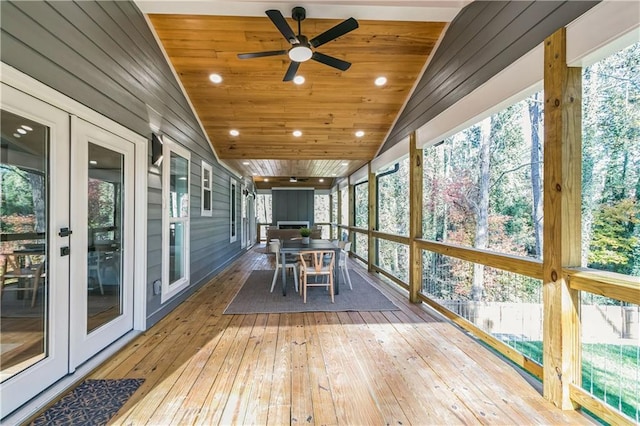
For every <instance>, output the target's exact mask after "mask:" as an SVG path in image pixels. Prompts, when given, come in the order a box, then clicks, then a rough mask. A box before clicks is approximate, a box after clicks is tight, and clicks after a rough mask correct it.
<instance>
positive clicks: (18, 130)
mask: <svg viewBox="0 0 640 426" xmlns="http://www.w3.org/2000/svg"><path fill="white" fill-rule="evenodd" d="M16 132H18V133H20V134H21V135H26V134H27V131H26V130H25V129H17V130H16Z"/></svg>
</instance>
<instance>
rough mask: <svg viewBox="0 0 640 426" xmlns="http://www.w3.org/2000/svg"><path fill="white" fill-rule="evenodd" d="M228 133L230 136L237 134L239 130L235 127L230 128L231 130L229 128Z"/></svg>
mask: <svg viewBox="0 0 640 426" xmlns="http://www.w3.org/2000/svg"><path fill="white" fill-rule="evenodd" d="M229 134H230V135H231V136H238V135H239V134H240V132H239V131H237V130H236V129H231V130H229Z"/></svg>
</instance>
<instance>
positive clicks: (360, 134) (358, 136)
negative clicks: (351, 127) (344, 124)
mask: <svg viewBox="0 0 640 426" xmlns="http://www.w3.org/2000/svg"><path fill="white" fill-rule="evenodd" d="M363 136H364V132H363V131H362V130H358V131H357V132H356V137H357V138H361V137H363Z"/></svg>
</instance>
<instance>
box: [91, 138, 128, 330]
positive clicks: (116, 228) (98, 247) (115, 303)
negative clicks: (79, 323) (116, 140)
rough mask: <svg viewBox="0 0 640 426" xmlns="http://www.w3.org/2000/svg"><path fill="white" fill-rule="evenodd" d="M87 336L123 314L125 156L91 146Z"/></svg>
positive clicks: (100, 147)
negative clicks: (122, 272)
mask: <svg viewBox="0 0 640 426" xmlns="http://www.w3.org/2000/svg"><path fill="white" fill-rule="evenodd" d="M87 166H88V167H89V174H88V176H89V182H88V194H87V195H88V197H87V199H88V206H87V215H88V217H87V224H88V233H87V236H88V238H87V242H88V247H87V285H88V291H87V332H90V331H91V330H94V329H96V328H98V327H100V326H101V325H103V324H106V323H108V322H109V321H111V320H113V319H114V318H117V317H118V316H120V315H121V314H122V300H121V298H122V297H121V295H122V276H121V271H122V256H121V255H122V247H123V245H122V237H123V229H122V212H123V209H124V207H125V206H124V205H123V200H124V198H123V196H124V194H123V184H124V155H122V154H120V153H118V152H115V151H112V150H110V149H107V148H104V147H102V146H98V145H95V144H92V143H89V163H88V165H87Z"/></svg>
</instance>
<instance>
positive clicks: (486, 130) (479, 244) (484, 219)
mask: <svg viewBox="0 0 640 426" xmlns="http://www.w3.org/2000/svg"><path fill="white" fill-rule="evenodd" d="M479 154H480V155H479V156H480V158H479V163H480V176H479V177H478V204H477V207H476V236H475V244H474V247H475V248H479V249H484V248H487V243H488V241H489V236H488V233H489V185H490V179H489V177H490V176H489V166H490V163H491V118H486V119H484V120H483V121H482V122H481V123H480V150H479ZM483 290H484V265H481V264H478V263H475V264H474V265H473V284H472V287H471V299H472V300H474V301H478V300H482V293H483Z"/></svg>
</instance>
